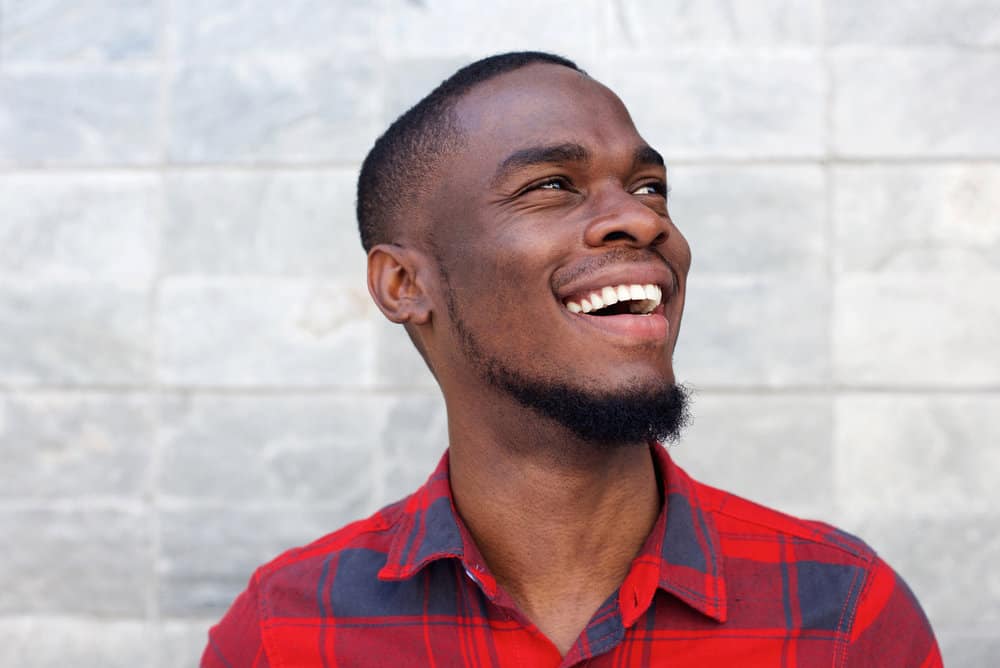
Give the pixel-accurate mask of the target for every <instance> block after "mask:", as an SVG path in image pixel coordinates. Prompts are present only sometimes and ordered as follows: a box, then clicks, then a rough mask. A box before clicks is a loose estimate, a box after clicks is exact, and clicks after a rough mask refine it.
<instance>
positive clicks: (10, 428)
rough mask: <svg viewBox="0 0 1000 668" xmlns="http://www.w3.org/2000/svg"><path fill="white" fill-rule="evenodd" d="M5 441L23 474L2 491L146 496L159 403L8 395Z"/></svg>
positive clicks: (2, 407) (0, 420) (1, 407)
mask: <svg viewBox="0 0 1000 668" xmlns="http://www.w3.org/2000/svg"><path fill="white" fill-rule="evenodd" d="M0 443H2V444H3V450H4V460H5V466H6V467H9V468H8V470H10V471H16V472H17V474H16V475H10V476H7V477H6V479H5V481H4V484H3V486H2V487H0V497H3V498H8V499H12V500H21V499H26V498H39V499H41V498H73V497H119V498H133V499H136V500H138V498H139V496H140V495H141V494H143V493H144V492H146V491H148V485H149V468H150V464H151V460H152V449H153V411H152V406H151V405H150V402H149V400H148V398H147V397H144V396H141V395H140V396H135V395H119V394H93V393H88V394H68V393H52V392H34V393H30V394H29V393H21V394H9V395H2V396H0Z"/></svg>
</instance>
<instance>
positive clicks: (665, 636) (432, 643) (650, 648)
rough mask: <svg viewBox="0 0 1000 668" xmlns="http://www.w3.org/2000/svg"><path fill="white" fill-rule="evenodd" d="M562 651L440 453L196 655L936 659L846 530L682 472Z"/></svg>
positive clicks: (901, 596) (246, 602)
mask: <svg viewBox="0 0 1000 668" xmlns="http://www.w3.org/2000/svg"><path fill="white" fill-rule="evenodd" d="M653 451H654V455H655V458H656V461H657V465H658V468H659V472H660V476H661V479H662V480H663V481H664V497H665V502H664V507H663V510H662V512H661V514H660V517H659V519H658V520H657V522H656V525H655V526H654V528H653V531H652V532H651V533H650V535H649V538H648V539H647V540H646V543H645V545H644V546H643V548H642V550H641V551H640V553H639V555H638V556H637V557H636V558H635V560H634V561H633V563H632V566H631V569H630V571H629V573H628V575H627V576H626V578H625V580H624V582H623V583H622V586H621V587H620V588H619V590H618V592H617V593H616V594H615V595H613V596H611V597H610V598H609V599H608V600H607V601H606V602H605V603H604V605H602V606H601V608H600V609H599V610H598V611H597V612H596V613H595V614H594V616H593V618H592V619H591V620H590V623H589V624H588V625H587V628H586V629H585V630H584V631H583V633H581V634H580V637H579V639H578V640H577V641H576V644H575V645H574V646H573V647H572V649H571V650H570V651H569V653H568V654H567V655H566V656H565V657H561V656H560V655H559V652H558V650H557V649H556V647H555V646H554V645H553V644H552V643H551V642H550V641H549V640H548V639H547V638H546V637H545V636H544V635H542V634H541V633H540V632H539V631H538V629H537V628H536V627H535V626H534V625H533V624H532V623H531V622H530V621H528V620H527V619H526V618H525V617H524V616H523V615H522V614H521V613H520V612H519V611H518V610H517V608H516V606H515V605H514V603H513V601H512V600H511V598H510V597H509V596H508V595H507V594H506V593H505V592H504V591H503V589H502V588H501V587H498V586H497V583H496V580H495V579H494V578H493V576H492V575H490V572H489V569H488V568H486V566H485V564H484V562H483V559H482V558H481V556H480V554H479V552H478V550H477V549H476V546H475V544H474V543H473V541H472V539H471V538H470V536H469V534H468V532H467V530H466V529H465V527H464V525H463V524H462V522H461V520H460V519H459V518H458V515H457V514H456V512H455V509H454V504H453V503H452V499H451V490H450V486H449V484H448V456H447V454H445V456H444V457H443V458H442V460H441V464H440V465H439V466H438V468H437V470H436V471H435V472H434V473H433V474H432V475H431V477H430V479H429V480H428V481H427V483H426V484H425V485H424V486H423V487H421V488H420V489H419V490H418V491H417V492H416V493H415V494H413V495H412V496H410V497H408V498H406V499H404V500H403V501H401V502H399V503H397V504H394V505H392V506H389V507H387V508H384V509H383V510H381V511H379V512H378V513H376V514H375V515H373V516H372V517H370V518H368V519H366V520H362V521H360V522H355V523H354V524H351V525H349V526H347V527H344V528H343V529H341V530H340V531H337V532H335V533H332V534H330V535H328V536H326V537H324V538H321V539H320V540H318V541H316V542H314V543H312V544H311V545H308V546H306V547H303V548H298V549H294V550H291V551H289V552H287V553H285V554H283V555H282V556H280V557H278V558H277V559H275V560H274V561H272V562H271V563H269V564H267V565H265V566H263V567H261V568H260V569H258V570H257V572H256V573H254V575H253V578H252V579H251V580H250V585H249V587H248V588H247V590H246V591H245V592H244V593H243V594H241V595H240V597H239V598H237V600H236V602H235V603H234V604H233V606H232V608H231V609H230V610H229V612H228V613H227V614H226V616H225V617H224V618H223V619H222V621H220V622H219V624H218V625H216V626H215V627H213V628H212V630H211V631H210V633H209V643H208V646H207V647H206V649H205V653H204V656H203V657H202V664H201V665H202V666H203V667H204V668H242V667H244V666H250V667H253V668H265V667H273V668H291V667H295V666H321V667H324V668H333V667H343V666H352V667H354V666H435V667H438V668H444V667H446V666H476V667H482V668H487V667H493V666H504V667H507V666H518V667H520V666H531V667H534V666H539V667H543V666H544V667H552V668H555V667H556V666H560V667H561V666H575V665H579V664H586V665H587V666H592V667H594V668H598V667H608V668H611V667H626V666H627V667H633V666H634V667H643V666H663V665H669V666H674V667H676V668H683V667H686V666H692V667H693V666H697V667H699V668H711V667H714V666H719V667H723V666H724V667H726V668H731V667H732V666H741V667H744V666H776V667H782V668H811V667H813V666H835V667H837V668H847V667H855V666H880V667H885V666H893V667H894V668H906V667H909V666H914V667H916V666H921V667H924V668H927V667H935V666H941V665H942V663H941V657H940V654H939V652H938V648H937V644H936V642H935V640H934V636H933V633H932V631H931V629H930V626H929V624H928V622H927V619H926V617H925V616H924V614H923V612H922V611H921V609H920V606H919V604H918V603H917V601H916V600H915V599H914V598H913V595H912V594H911V593H910V591H909V589H908V588H907V587H906V585H905V584H904V583H903V582H902V580H900V579H899V577H898V576H897V575H896V574H895V573H894V572H893V571H892V570H891V569H890V568H889V567H888V566H887V565H886V564H885V563H884V562H883V561H882V560H881V559H879V558H878V556H877V555H876V554H875V553H874V552H872V550H871V549H870V548H869V547H868V546H867V545H865V544H864V543H862V542H861V541H859V540H858V539H857V538H854V537H853V536H850V535H848V534H845V533H843V532H840V531H838V530H836V529H834V528H833V527H830V526H828V525H825V524H821V523H818V522H809V521H803V520H799V519H795V518H792V517H788V516H786V515H782V514H781V513H778V512H775V511H773V510H769V509H766V508H763V507H761V506H758V505H755V504H753V503H750V502H748V501H745V500H743V499H740V498H739V497H736V496H733V495H731V494H727V493H725V492H722V491H719V490H716V489H713V488H711V487H708V486H706V485H702V484H700V483H698V482H696V481H694V480H692V479H691V478H690V477H689V476H688V475H687V474H686V473H684V472H683V471H682V470H681V469H680V468H678V467H677V466H676V465H675V464H674V463H673V461H672V460H671V459H670V457H669V455H668V454H667V452H666V450H665V449H663V448H662V447H660V446H656V447H654V449H653Z"/></svg>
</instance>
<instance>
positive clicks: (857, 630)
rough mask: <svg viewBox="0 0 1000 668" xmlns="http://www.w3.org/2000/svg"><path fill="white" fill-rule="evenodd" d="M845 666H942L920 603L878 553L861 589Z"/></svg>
mask: <svg viewBox="0 0 1000 668" xmlns="http://www.w3.org/2000/svg"><path fill="white" fill-rule="evenodd" d="M845 666H847V667H849V668H862V667H865V668H867V667H871V668H877V667H884V666H898V667H899V668H911V667H912V668H942V666H943V663H942V661H941V652H940V650H939V649H938V644H937V640H935V639H934V632H933V631H932V630H931V625H930V622H928V621H927V616H926V615H925V614H924V611H923V610H922V609H921V607H920V603H918V602H917V599H916V597H915V596H914V595H913V592H912V591H910V588H909V587H907V586H906V583H905V582H903V579H902V578H900V577H899V576H898V575H897V574H896V572H895V571H893V570H892V569H891V568H890V567H889V566H888V565H887V564H886V563H885V562H884V561H882V560H881V559H879V558H878V557H876V558H875V563H874V565H873V569H872V575H871V579H870V580H869V582H868V585H867V586H866V587H865V589H864V590H863V591H862V592H861V599H860V601H859V603H858V609H857V613H856V614H855V616H854V625H853V627H852V629H851V640H850V646H849V647H848V650H847V662H846V663H845Z"/></svg>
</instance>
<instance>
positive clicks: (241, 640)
mask: <svg viewBox="0 0 1000 668" xmlns="http://www.w3.org/2000/svg"><path fill="white" fill-rule="evenodd" d="M258 588H259V584H258V580H257V573H254V575H253V577H252V578H251V579H250V584H249V585H247V588H246V590H245V591H244V592H243V593H242V594H240V595H239V596H238V597H237V598H236V600H235V601H234V602H233V605H232V607H230V608H229V612H227V613H226V614H225V616H224V617H223V618H222V619H221V620H220V621H219V623H218V624H216V625H215V626H213V627H212V628H211V629H210V630H209V632H208V645H206V647H205V651H204V652H203V653H202V655H201V668H270V665H271V664H270V662H268V660H267V653H266V652H265V650H264V642H263V638H262V637H261V633H260V620H259V617H258V612H257V611H258V605H257V603H258V600H259V594H258Z"/></svg>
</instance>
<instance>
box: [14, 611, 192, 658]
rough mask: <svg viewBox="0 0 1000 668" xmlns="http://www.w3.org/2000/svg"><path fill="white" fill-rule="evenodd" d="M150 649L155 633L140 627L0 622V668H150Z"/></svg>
mask: <svg viewBox="0 0 1000 668" xmlns="http://www.w3.org/2000/svg"><path fill="white" fill-rule="evenodd" d="M155 643H156V633H155V630H154V629H153V628H152V627H151V626H150V625H149V624H147V623H145V622H141V621H112V620H97V619H88V618H82V617H76V618H73V617H14V618H6V619H0V665H4V666H17V667H18V668H57V667H62V666H73V667H74V668H134V667H135V666H150V665H155V663H154V656H155ZM190 665H194V664H190Z"/></svg>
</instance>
